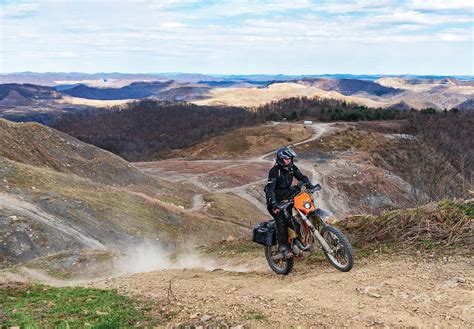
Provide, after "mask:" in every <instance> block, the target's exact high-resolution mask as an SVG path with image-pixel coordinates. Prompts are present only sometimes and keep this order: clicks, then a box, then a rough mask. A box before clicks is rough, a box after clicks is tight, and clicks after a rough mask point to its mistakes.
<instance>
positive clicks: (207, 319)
mask: <svg viewBox="0 0 474 329" xmlns="http://www.w3.org/2000/svg"><path fill="white" fill-rule="evenodd" d="M211 318H212V316H210V315H207V314H204V315H203V316H202V317H201V322H206V321H209V320H210V319H211Z"/></svg>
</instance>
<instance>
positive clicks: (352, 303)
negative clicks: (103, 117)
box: [91, 256, 474, 328]
mask: <svg viewBox="0 0 474 329" xmlns="http://www.w3.org/2000/svg"><path fill="white" fill-rule="evenodd" d="M246 261H247V262H255V261H259V262H260V263H261V264H263V265H264V264H265V263H264V262H265V260H264V258H263V257H261V258H258V259H247V260H246ZM472 268H473V267H472V259H467V258H461V257H459V258H454V259H453V258H451V259H449V260H448V261H442V260H438V261H427V262H425V261H422V260H421V259H419V260H412V259H409V258H408V257H407V256H405V257H401V256H399V257H397V256H391V257H388V256H379V257H371V258H365V259H363V260H359V261H358V262H357V265H356V267H355V268H354V269H353V270H352V271H351V272H348V273H342V272H339V271H337V270H335V269H334V268H332V267H331V266H330V265H329V264H328V263H327V262H326V261H324V262H323V263H319V264H314V265H313V266H312V268H305V266H304V265H303V264H302V263H298V262H297V263H296V270H295V271H294V273H292V274H290V275H289V276H287V277H282V276H277V275H274V274H272V273H271V272H270V270H269V269H265V268H264V269H262V270H260V271H258V272H247V273H241V272H239V273H237V272H226V271H212V272H206V271H204V270H165V271H158V272H149V273H141V274H136V275H132V276H128V277H120V278H113V279H106V280H103V281H100V282H96V283H93V284H91V285H92V286H94V287H98V288H106V289H117V290H118V291H119V292H120V293H125V294H127V295H131V296H146V297H148V298H150V299H152V300H161V301H167V300H169V302H166V303H165V305H163V306H162V307H161V310H162V312H165V313H166V312H170V314H171V313H172V314H173V315H172V319H171V320H170V321H169V322H168V323H167V325H176V324H179V323H181V324H191V325H208V324H213V325H221V324H227V325H231V326H232V325H246V326H252V327H282V326H283V327H290V326H298V325H301V326H305V327H308V326H317V327H320V326H329V327H366V326H368V327H379V328H384V327H385V328H387V327H442V328H443V327H459V328H461V327H463V328H468V327H473V326H474V302H473V301H474V293H473V288H474V278H473V270H472ZM170 285H171V291H170V290H169V287H170ZM209 317H210V319H208V318H209Z"/></svg>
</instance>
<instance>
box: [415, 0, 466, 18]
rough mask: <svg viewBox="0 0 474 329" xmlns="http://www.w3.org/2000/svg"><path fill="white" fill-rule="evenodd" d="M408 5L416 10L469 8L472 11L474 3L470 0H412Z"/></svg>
mask: <svg viewBox="0 0 474 329" xmlns="http://www.w3.org/2000/svg"><path fill="white" fill-rule="evenodd" d="M408 7H409V8H412V9H416V10H436V11H446V10H463V11H464V10H470V11H471V15H472V12H473V11H474V3H473V2H472V1H471V0H430V1H426V0H413V1H410V2H409V3H408Z"/></svg>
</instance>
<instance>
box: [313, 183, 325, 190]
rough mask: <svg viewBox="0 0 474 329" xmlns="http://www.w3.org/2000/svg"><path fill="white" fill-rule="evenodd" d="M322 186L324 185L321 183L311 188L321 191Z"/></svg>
mask: <svg viewBox="0 0 474 329" xmlns="http://www.w3.org/2000/svg"><path fill="white" fill-rule="evenodd" d="M321 188H322V187H321V185H319V184H316V185H313V186H312V187H311V189H312V190H315V191H321Z"/></svg>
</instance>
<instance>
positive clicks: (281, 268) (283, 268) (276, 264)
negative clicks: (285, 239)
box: [265, 244, 294, 275]
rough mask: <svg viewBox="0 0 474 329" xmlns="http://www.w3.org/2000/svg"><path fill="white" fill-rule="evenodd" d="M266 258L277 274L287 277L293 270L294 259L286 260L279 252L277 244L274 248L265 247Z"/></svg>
mask: <svg viewBox="0 0 474 329" xmlns="http://www.w3.org/2000/svg"><path fill="white" fill-rule="evenodd" d="M265 257H266V258H267V262H268V265H269V266H270V268H271V269H272V270H273V272H275V273H276V274H282V275H287V274H288V273H290V272H291V270H292V269H293V264H294V260H293V258H285V257H283V255H282V254H281V253H280V252H278V246H277V245H276V244H274V245H272V246H265Z"/></svg>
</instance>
